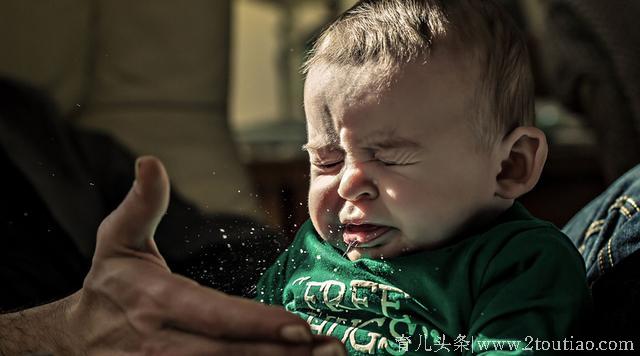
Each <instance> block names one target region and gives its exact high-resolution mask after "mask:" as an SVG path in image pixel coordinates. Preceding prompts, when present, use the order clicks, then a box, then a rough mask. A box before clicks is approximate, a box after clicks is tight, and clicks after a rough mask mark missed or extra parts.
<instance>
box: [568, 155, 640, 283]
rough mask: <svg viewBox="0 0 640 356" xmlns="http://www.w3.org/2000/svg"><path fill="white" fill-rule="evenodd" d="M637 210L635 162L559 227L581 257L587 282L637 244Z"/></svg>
mask: <svg viewBox="0 0 640 356" xmlns="http://www.w3.org/2000/svg"><path fill="white" fill-rule="evenodd" d="M639 212H640V165H637V166H635V167H634V168H633V169H631V170H630V171H628V172H627V173H625V174H624V175H623V176H622V177H620V178H619V179H618V180H616V181H615V182H614V183H613V184H612V185H611V186H610V187H609V188H608V189H607V190H606V191H605V192H604V193H602V194H601V195H600V196H598V197H597V198H596V199H595V200H593V201H592V202H591V203H589V204H588V205H587V206H585V207H584V208H583V209H582V210H580V212H578V214H576V215H575V216H574V217H573V218H572V219H571V220H570V221H569V223H567V225H566V226H565V227H564V228H563V229H562V231H563V232H564V233H565V234H567V235H568V236H569V237H570V238H571V240H572V241H573V243H574V245H575V246H576V247H577V248H578V250H579V251H580V253H581V254H582V256H583V258H584V260H585V264H586V270H587V282H588V283H589V285H593V282H595V281H596V280H597V279H598V278H600V277H601V276H602V275H604V274H605V273H606V272H608V271H610V270H611V269H612V268H613V267H614V266H616V265H618V264H619V263H620V262H621V261H622V260H623V259H625V258H627V257H628V256H630V255H631V254H632V253H634V252H636V251H637V250H638V249H639V248H640V214H638V213H639Z"/></svg>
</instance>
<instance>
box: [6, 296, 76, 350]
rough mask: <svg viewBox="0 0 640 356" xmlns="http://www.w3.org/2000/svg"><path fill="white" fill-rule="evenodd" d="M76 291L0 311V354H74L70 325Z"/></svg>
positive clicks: (74, 348)
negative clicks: (8, 311)
mask: <svg viewBox="0 0 640 356" xmlns="http://www.w3.org/2000/svg"><path fill="white" fill-rule="evenodd" d="M77 299H78V293H76V294H73V295H71V296H69V297H66V298H63V299H61V300H58V301H55V302H53V303H50V304H45V305H41V306H38V307H34V308H29V309H25V310H22V311H18V312H14V313H9V314H0V336H1V337H0V355H15V354H29V353H50V354H54V355H74V354H77V351H76V347H75V345H74V341H73V340H74V336H73V334H72V332H73V331H72V330H71V328H70V325H71V324H70V322H69V321H70V320H71V311H72V310H73V305H74V303H75V302H76V301H77Z"/></svg>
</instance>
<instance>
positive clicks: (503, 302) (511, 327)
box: [469, 228, 592, 355]
mask: <svg viewBox="0 0 640 356" xmlns="http://www.w3.org/2000/svg"><path fill="white" fill-rule="evenodd" d="M480 283H481V285H480V288H479V294H478V296H477V299H476V302H475V303H474V308H473V310H472V313H471V319H470V330H469V334H470V336H473V337H474V354H482V355H498V354H507V353H506V352H508V354H509V355H530V354H539V353H549V352H554V351H553V350H550V351H549V350H547V351H546V352H539V351H540V350H537V349H536V345H539V342H543V341H546V342H552V341H556V342H558V341H560V342H562V341H563V340H564V339H565V338H566V339H567V340H570V339H571V338H572V337H575V338H576V339H579V338H580V336H581V335H583V334H584V332H585V331H586V330H583V328H584V326H585V325H588V323H587V320H588V317H589V316H590V315H591V309H592V304H591V297H590V293H589V289H588V287H587V284H586V280H585V270H584V263H583V262H582V258H581V257H580V255H579V253H578V252H577V251H576V250H575V248H574V247H573V245H572V244H571V243H570V242H569V241H568V239H567V238H566V237H565V236H564V235H562V234H561V233H560V232H558V231H556V230H554V229H550V228H540V229H535V230H530V231H528V232H525V233H521V234H519V235H517V236H516V237H513V238H511V239H510V240H509V241H508V242H507V243H506V244H505V245H504V246H502V248H500V249H499V250H498V251H497V252H496V253H495V255H494V256H493V257H492V258H491V259H490V261H489V263H488V265H487V266H486V270H485V272H484V276H483V278H482V280H481V282H480ZM536 340H539V342H538V343H536ZM514 345H517V346H518V348H519V350H518V351H516V352H515V353H514V352H513V351H515V350H512V348H513V347H514ZM547 345H548V344H547ZM500 348H502V351H500ZM561 351H562V350H560V352H561ZM555 352H558V351H557V350H556V351H555Z"/></svg>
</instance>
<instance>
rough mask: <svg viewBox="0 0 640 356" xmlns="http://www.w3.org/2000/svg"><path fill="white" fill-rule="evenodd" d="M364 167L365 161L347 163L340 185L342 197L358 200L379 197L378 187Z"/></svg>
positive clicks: (339, 190)
mask: <svg viewBox="0 0 640 356" xmlns="http://www.w3.org/2000/svg"><path fill="white" fill-rule="evenodd" d="M364 168H365V167H363V163H349V164H346V163H345V166H344V168H343V172H342V176H341V177H340V185H339V186H338V194H339V195H340V197H342V199H345V200H348V201H357V200H361V199H375V198H377V197H378V188H377V187H376V184H375V183H374V180H373V179H372V178H371V177H370V176H369V175H368V174H367V171H366V170H365V169H364Z"/></svg>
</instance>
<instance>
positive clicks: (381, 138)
mask: <svg viewBox="0 0 640 356" xmlns="http://www.w3.org/2000/svg"><path fill="white" fill-rule="evenodd" d="M360 144H361V145H362V146H364V147H367V148H371V149H376V150H384V149H392V148H413V149H418V148H421V147H422V145H421V144H420V143H419V142H416V141H414V140H412V139H409V138H406V137H402V136H398V135H396V133H395V131H394V130H391V131H376V132H374V133H372V134H371V135H369V136H367V137H364V138H362V139H361V140H360Z"/></svg>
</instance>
